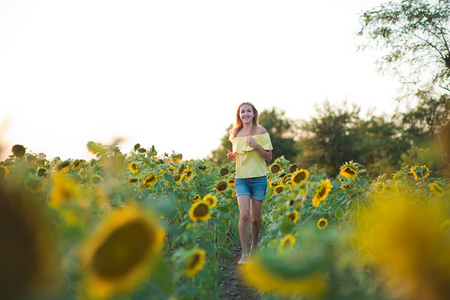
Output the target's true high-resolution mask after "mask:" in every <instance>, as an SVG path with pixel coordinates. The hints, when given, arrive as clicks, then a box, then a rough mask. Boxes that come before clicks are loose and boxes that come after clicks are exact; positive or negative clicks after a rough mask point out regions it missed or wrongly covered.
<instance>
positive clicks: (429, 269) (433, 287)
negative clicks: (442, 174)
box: [355, 193, 450, 299]
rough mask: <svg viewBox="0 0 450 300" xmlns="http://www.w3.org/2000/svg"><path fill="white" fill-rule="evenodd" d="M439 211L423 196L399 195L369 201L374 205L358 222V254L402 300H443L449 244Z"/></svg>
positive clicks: (437, 204)
mask: <svg viewBox="0 0 450 300" xmlns="http://www.w3.org/2000/svg"><path fill="white" fill-rule="evenodd" d="M425 203H426V205H424V204H425ZM444 207H445V206H444V205H443V203H441V202H439V201H432V202H430V201H428V200H427V199H426V198H425V197H423V196H422V195H418V194H415V195H411V194H403V193H400V194H397V195H383V196H376V197H374V198H373V205H371V207H370V208H369V209H368V210H365V211H362V213H361V214H360V215H359V216H358V220H357V224H355V225H356V226H355V228H356V229H357V234H356V236H355V237H356V239H355V241H356V242H357V244H358V248H360V249H361V251H362V252H363V253H364V254H367V256H370V261H371V263H372V264H374V266H375V267H379V269H381V271H382V272H383V274H386V275H387V276H389V277H388V278H386V279H387V280H389V282H390V283H395V285H394V286H392V288H393V289H394V291H395V292H399V295H398V296H399V298H401V299H419V298H420V299H427V298H430V296H429V295H433V297H431V298H435V299H447V298H448V280H449V278H450V273H449V267H448V266H450V257H449V255H448V253H450V244H449V242H448V241H449V239H448V235H447V234H448V233H446V232H443V231H442V230H441V226H442V220H444V219H445V216H446V211H447V209H446V208H444ZM367 256H366V257H367Z"/></svg>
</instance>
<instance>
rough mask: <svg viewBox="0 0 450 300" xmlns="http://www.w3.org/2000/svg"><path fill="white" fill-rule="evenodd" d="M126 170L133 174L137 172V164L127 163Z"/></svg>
mask: <svg viewBox="0 0 450 300" xmlns="http://www.w3.org/2000/svg"><path fill="white" fill-rule="evenodd" d="M128 170H130V171H131V172H132V173H133V174H136V173H137V172H139V166H138V165H137V164H136V163H134V162H132V163H129V164H128Z"/></svg>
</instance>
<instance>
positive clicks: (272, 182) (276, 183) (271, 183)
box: [269, 181, 280, 188]
mask: <svg viewBox="0 0 450 300" xmlns="http://www.w3.org/2000/svg"><path fill="white" fill-rule="evenodd" d="M279 184H280V183H279V182H277V181H270V182H269V186H270V187H271V188H274V187H276V186H277V185H279Z"/></svg>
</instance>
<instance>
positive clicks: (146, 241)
mask: <svg viewBox="0 0 450 300" xmlns="http://www.w3.org/2000/svg"><path fill="white" fill-rule="evenodd" d="M154 242H155V234H154V232H153V231H151V230H149V228H147V226H146V225H145V224H144V223H143V222H142V221H140V220H137V221H134V222H130V223H128V224H125V225H124V226H122V227H120V228H119V229H117V230H116V231H114V232H113V233H112V234H111V235H110V236H109V237H108V238H107V239H106V241H105V242H104V243H103V245H101V246H100V248H99V249H98V250H97V252H96V253H95V255H94V258H93V262H92V266H93V269H94V270H95V272H96V273H97V274H98V275H100V276H102V277H106V278H111V279H114V278H117V277H121V276H126V275H127V273H128V272H130V271H131V270H132V269H133V268H134V267H135V266H136V265H137V264H139V263H140V262H141V261H142V260H144V258H145V257H146V255H147V252H148V249H149V246H151V245H152V243H154Z"/></svg>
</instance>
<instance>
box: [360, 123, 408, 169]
mask: <svg viewBox="0 0 450 300" xmlns="http://www.w3.org/2000/svg"><path fill="white" fill-rule="evenodd" d="M397 123H399V122H396V120H394V119H390V120H389V119H386V117H381V116H372V117H370V119H369V120H361V121H360V122H359V124H358V125H357V128H358V134H357V137H355V140H357V141H361V142H360V143H357V145H355V148H356V150H357V156H358V157H359V159H360V161H361V163H362V164H363V165H364V166H365V167H366V169H367V171H368V173H369V175H370V176H372V177H375V176H378V175H380V174H383V173H386V174H393V173H394V172H395V171H396V170H398V169H399V168H400V167H402V165H401V160H402V155H403V154H404V153H405V152H407V151H408V149H410V148H411V143H410V142H409V141H408V139H407V138H406V137H405V136H404V135H403V134H402V132H403V127H402V126H401V124H397Z"/></svg>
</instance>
